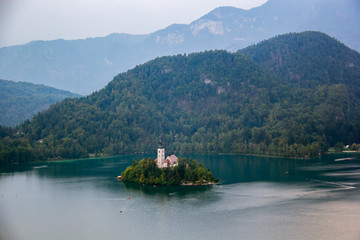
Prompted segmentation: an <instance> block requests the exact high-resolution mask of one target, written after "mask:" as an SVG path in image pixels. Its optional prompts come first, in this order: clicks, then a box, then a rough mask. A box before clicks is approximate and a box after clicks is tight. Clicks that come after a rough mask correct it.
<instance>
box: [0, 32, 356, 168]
mask: <svg viewBox="0 0 360 240" xmlns="http://www.w3.org/2000/svg"><path fill="white" fill-rule="evenodd" d="M359 81H360V54H359V53H357V52H355V51H353V50H351V49H349V48H347V47H346V46H345V45H343V44H342V43H340V42H338V41H337V40H335V39H333V38H330V37H329V36H327V35H325V34H322V33H319V32H303V33H292V34H286V35H281V36H277V37H275V38H272V39H270V40H268V41H264V42H261V43H259V44H257V45H254V46H251V47H249V48H246V49H243V50H241V51H239V52H236V53H229V52H226V51H208V52H203V53H194V54H189V55H177V56H169V57H161V58H157V59H154V60H152V61H150V62H147V63H145V64H143V65H139V66H137V67H135V68H134V69H131V70H129V71H127V72H125V73H121V74H119V75H117V76H115V77H114V79H113V80H112V81H111V82H110V83H109V84H108V85H107V86H106V87H105V88H104V89H101V90H100V91H98V92H95V93H93V94H91V95H89V96H87V97H82V98H79V99H66V100H64V101H62V102H60V103H58V104H55V105H52V106H51V107H50V108H49V109H48V110H47V111H44V112H42V113H39V114H37V115H36V116H34V118H33V119H32V120H31V121H25V122H24V123H22V124H21V125H19V126H18V127H16V128H6V127H1V128H0V138H1V144H0V161H1V162H2V163H7V162H14V161H15V162H24V161H31V160H47V159H55V158H65V159H67V158H80V157H87V156H100V155H117V154H130V153H131V154H133V153H144V152H151V153H152V152H154V151H155V150H154V149H156V144H157V141H158V138H159V136H161V138H162V139H163V142H164V143H165V147H166V148H167V149H168V151H170V152H173V153H180V154H183V153H252V154H268V155H281V156H289V157H295V156H297V157H316V156H318V154H319V153H321V152H324V151H327V150H328V149H329V148H331V147H337V148H341V147H342V146H344V145H350V146H352V147H353V148H358V147H359V145H358V143H360V90H359Z"/></svg>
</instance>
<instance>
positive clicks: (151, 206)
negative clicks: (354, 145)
mask: <svg viewBox="0 0 360 240" xmlns="http://www.w3.org/2000/svg"><path fill="white" fill-rule="evenodd" d="M142 157H143V156H122V157H113V158H103V159H90V160H78V161H70V162H50V163H41V164H29V165H20V166H14V167H10V168H7V169H2V170H1V173H0V239H1V240H3V239H4V240H5V239H6V240H7V239H9V240H12V239H14V240H21V239H26V240H32V239H34V240H42V239H44V240H48V239H52V240H54V239H55V240H56V239H61V240H64V239H70V240H71V239H86V240H91V239H105V240H107V239H156V240H159V239H160V240H161V239H206V240H208V239H256V240H260V239H275V240H279V239H280V240H281V239H286V240H288V239H295V240H296V239H324V240H325V239H326V240H329V239H341V240H345V239H346V240H352V239H353V240H359V239H360V160H359V159H360V155H350V154H348V155H331V156H325V157H322V158H321V159H319V160H295V159H284V158H265V157H250V156H238V155H216V156H213V155H212V156H208V155H206V156H192V157H194V158H195V159H197V160H198V161H199V162H202V163H204V164H205V165H206V167H208V168H209V169H211V170H212V171H213V173H214V175H215V176H216V177H219V178H220V179H221V182H220V184H219V185H216V186H212V187H156V188H153V187H152V186H138V185H133V184H130V185H129V184H127V185H125V184H124V183H123V182H121V181H117V180H116V176H118V175H119V174H120V173H121V172H122V171H124V170H125V168H126V167H127V166H128V165H129V164H131V161H132V160H133V159H136V160H140V159H141V158H142ZM152 157H154V156H152ZM349 157H353V159H351V160H343V161H335V159H339V158H349Z"/></svg>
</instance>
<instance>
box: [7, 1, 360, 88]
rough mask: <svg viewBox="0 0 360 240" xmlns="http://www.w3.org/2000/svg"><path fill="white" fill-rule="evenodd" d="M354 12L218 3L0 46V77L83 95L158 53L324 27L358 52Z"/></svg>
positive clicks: (231, 46) (348, 7) (337, 7)
mask: <svg viewBox="0 0 360 240" xmlns="http://www.w3.org/2000/svg"><path fill="white" fill-rule="evenodd" d="M357 10H358V11H357ZM359 11H360V6H359V5H358V4H357V3H356V0H345V1H341V2H339V1H336V0H321V1H313V0H304V1H301V2H299V1H295V0H292V1H282V0H269V1H268V2H266V3H265V4H264V5H262V6H260V7H257V8H253V9H250V10H243V9H236V8H233V7H220V8H217V9H215V10H213V11H211V12H210V13H208V14H206V15H204V16H203V17H201V18H199V19H197V20H195V21H193V22H192V23H190V24H173V25H170V26H169V27H167V28H165V29H161V30H158V31H156V32H153V33H150V34H144V35H130V34H110V35H108V36H106V37H103V38H89V39H84V40H69V41H65V40H62V41H61V40H55V41H46V42H44V41H43V42H35V44H34V43H29V44H26V45H21V46H13V47H8V48H1V49H0V78H3V79H14V80H17V81H29V82H34V83H43V84H45V85H50V86H53V87H56V88H60V89H66V90H70V91H72V92H76V93H80V94H83V95H84V94H89V93H91V92H93V91H95V90H99V89H101V88H102V87H104V86H105V85H106V83H108V81H109V79H111V78H112V77H113V76H114V75H116V74H118V73H120V72H123V71H126V70H128V69H130V68H133V67H135V66H136V65H138V64H141V63H144V62H146V61H148V60H150V59H153V58H155V57H158V56H165V55H175V54H183V53H191V52H200V51H205V50H214V49H225V50H228V51H237V50H239V49H242V48H244V47H247V46H249V45H252V44H254V43H257V42H259V41H262V40H264V39H268V38H270V37H273V36H275V35H279V34H284V33H288V32H302V31H305V30H316V31H322V32H325V33H326V34H328V35H331V36H333V37H336V38H337V39H339V40H341V41H342V42H345V44H346V45H348V46H351V47H352V48H353V49H356V50H358V51H359V50H360V45H359V42H358V41H357V39H360V30H359V29H360V26H359V23H360V19H359V18H360V16H359V15H358V12H359ZM32 45H35V46H32Z"/></svg>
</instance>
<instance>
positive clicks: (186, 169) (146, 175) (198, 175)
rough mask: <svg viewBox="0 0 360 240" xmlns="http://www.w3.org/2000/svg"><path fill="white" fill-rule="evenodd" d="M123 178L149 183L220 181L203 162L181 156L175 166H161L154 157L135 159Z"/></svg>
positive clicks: (172, 183)
mask: <svg viewBox="0 0 360 240" xmlns="http://www.w3.org/2000/svg"><path fill="white" fill-rule="evenodd" d="M121 179H122V180H123V181H126V182H135V183H139V184H148V185H167V186H170V185H194V186H196V185H212V184H214V183H218V182H219V179H217V178H215V177H214V176H213V174H212V173H211V172H210V170H208V169H206V168H205V166H204V165H203V164H201V163H198V162H196V161H195V160H193V159H192V160H191V161H190V162H189V163H188V162H187V160H186V158H181V159H179V161H178V165H177V166H174V167H170V166H169V167H164V168H159V167H158V166H157V164H156V162H155V160H154V159H151V158H144V159H142V160H140V162H137V161H135V160H133V163H132V165H131V166H129V167H127V168H126V170H125V171H124V172H123V173H122V175H121Z"/></svg>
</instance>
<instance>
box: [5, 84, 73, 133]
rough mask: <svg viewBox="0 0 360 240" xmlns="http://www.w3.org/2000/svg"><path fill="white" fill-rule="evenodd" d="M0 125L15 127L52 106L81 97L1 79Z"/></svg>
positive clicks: (36, 85)
mask: <svg viewBox="0 0 360 240" xmlns="http://www.w3.org/2000/svg"><path fill="white" fill-rule="evenodd" d="M0 91H1V94H0V124H2V125H5V126H15V125H16V124H19V123H22V122H23V121H25V120H26V119H31V118H32V117H33V116H34V115H35V114H36V113H38V112H40V111H42V110H45V109H46V108H48V107H49V106H50V105H51V104H54V103H57V102H60V101H61V100H63V99H64V98H68V97H78V96H79V95H77V94H73V93H70V92H68V91H63V90H59V89H55V88H52V87H47V86H44V85H39V84H33V83H26V82H13V81H7V80H1V79H0Z"/></svg>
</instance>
